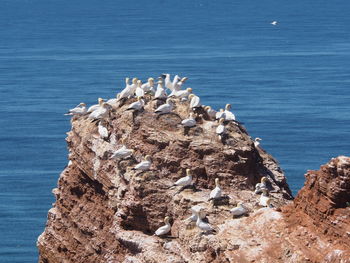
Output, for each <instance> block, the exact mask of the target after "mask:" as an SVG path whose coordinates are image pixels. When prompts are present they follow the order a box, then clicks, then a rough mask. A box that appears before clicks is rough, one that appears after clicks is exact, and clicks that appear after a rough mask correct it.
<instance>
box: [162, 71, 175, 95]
mask: <svg viewBox="0 0 350 263" xmlns="http://www.w3.org/2000/svg"><path fill="white" fill-rule="evenodd" d="M162 76H163V77H164V84H165V87H166V88H167V89H169V90H171V91H172V90H173V89H174V88H173V84H172V83H171V80H170V74H162Z"/></svg>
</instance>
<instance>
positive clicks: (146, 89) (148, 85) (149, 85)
mask: <svg viewBox="0 0 350 263" xmlns="http://www.w3.org/2000/svg"><path fill="white" fill-rule="evenodd" d="M153 86H154V78H148V80H147V82H146V83H145V84H142V86H141V88H142V89H143V90H144V92H145V93H146V92H150V91H151V92H152V90H153Z"/></svg>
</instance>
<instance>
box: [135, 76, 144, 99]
mask: <svg viewBox="0 0 350 263" xmlns="http://www.w3.org/2000/svg"><path fill="white" fill-rule="evenodd" d="M141 85H142V81H141V80H138V81H137V87H136V90H135V95H136V97H144V96H145V91H144V90H143V89H142V88H141Z"/></svg>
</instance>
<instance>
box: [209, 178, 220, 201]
mask: <svg viewBox="0 0 350 263" xmlns="http://www.w3.org/2000/svg"><path fill="white" fill-rule="evenodd" d="M221 194H222V191H221V188H220V185H219V178H215V188H214V189H213V190H212V191H211V192H210V195H209V200H215V199H219V198H220V197H221Z"/></svg>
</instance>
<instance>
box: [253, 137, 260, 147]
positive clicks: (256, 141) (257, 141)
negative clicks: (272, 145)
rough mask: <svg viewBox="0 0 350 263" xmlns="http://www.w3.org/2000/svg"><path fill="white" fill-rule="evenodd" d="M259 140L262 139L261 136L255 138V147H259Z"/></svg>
mask: <svg viewBox="0 0 350 263" xmlns="http://www.w3.org/2000/svg"><path fill="white" fill-rule="evenodd" d="M259 141H261V139H260V138H255V140H254V146H255V148H257V147H258V146H259V145H260V142H259Z"/></svg>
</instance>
